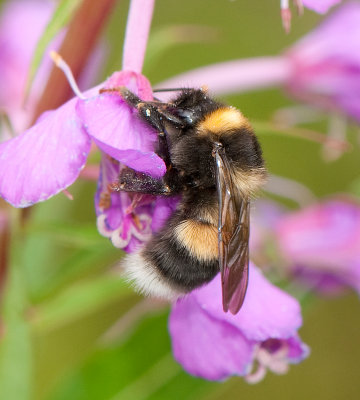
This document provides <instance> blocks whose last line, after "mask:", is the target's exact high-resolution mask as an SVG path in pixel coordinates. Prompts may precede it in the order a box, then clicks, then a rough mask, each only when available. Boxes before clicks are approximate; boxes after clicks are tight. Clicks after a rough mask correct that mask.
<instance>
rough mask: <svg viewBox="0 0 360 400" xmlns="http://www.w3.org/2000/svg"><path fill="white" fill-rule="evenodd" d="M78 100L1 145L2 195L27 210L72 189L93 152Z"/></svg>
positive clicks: (49, 114)
mask: <svg viewBox="0 0 360 400" xmlns="http://www.w3.org/2000/svg"><path fill="white" fill-rule="evenodd" d="M76 101H77V99H72V100H70V101H68V102H67V103H66V104H64V105H63V106H62V107H60V108H59V109H57V110H56V111H51V112H47V113H46V114H45V115H43V117H42V118H41V119H40V120H39V122H38V123H37V124H35V125H34V126H33V127H31V128H30V129H28V130H27V131H25V132H24V133H23V134H21V135H19V136H17V137H15V138H14V139H11V140H8V141H6V142H3V143H1V144H0V195H1V196H2V197H3V198H4V199H5V200H6V201H8V202H9V203H11V204H12V205H13V206H15V207H28V206H30V205H32V204H34V203H36V202H38V201H43V200H47V199H48V198H49V197H51V196H53V195H54V194H56V193H58V192H60V191H61V190H63V189H65V188H66V187H68V186H69V185H71V184H72V183H73V182H74V181H75V179H76V178H77V177H78V175H79V173H80V170H81V169H82V168H83V166H84V164H85V162H86V158H87V155H88V153H89V151H90V138H89V136H88V135H87V134H86V132H85V131H84V129H83V128H82V126H81V121H80V120H79V119H78V118H77V117H76V115H75V113H74V106H75V102H76Z"/></svg>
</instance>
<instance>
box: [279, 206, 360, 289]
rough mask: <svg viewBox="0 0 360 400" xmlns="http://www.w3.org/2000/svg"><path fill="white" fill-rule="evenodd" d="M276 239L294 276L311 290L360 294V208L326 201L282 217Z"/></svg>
mask: <svg viewBox="0 0 360 400" xmlns="http://www.w3.org/2000/svg"><path fill="white" fill-rule="evenodd" d="M275 232H276V239H277V241H278V246H279V249H280V252H281V254H282V255H283V256H284V257H285V258H286V260H287V261H288V264H289V265H290V268H292V270H293V272H294V274H295V277H297V278H298V279H301V280H302V281H303V282H305V283H306V284H307V285H309V286H310V287H311V288H314V289H317V290H320V291H326V292H333V291H334V290H335V289H339V288H343V287H352V288H353V289H355V290H356V291H357V292H359V293H360V206H359V205H358V204H356V203H353V202H350V201H341V200H329V201H327V202H323V203H321V204H317V205H314V206H312V207H309V208H307V209H304V210H301V211H298V212H295V213H291V214H288V215H285V216H284V217H283V218H282V219H281V220H280V221H279V223H278V225H277V226H276V230H275Z"/></svg>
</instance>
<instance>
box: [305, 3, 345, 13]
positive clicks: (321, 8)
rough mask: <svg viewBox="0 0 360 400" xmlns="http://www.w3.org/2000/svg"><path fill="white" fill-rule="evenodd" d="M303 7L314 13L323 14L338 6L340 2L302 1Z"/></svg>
mask: <svg viewBox="0 0 360 400" xmlns="http://www.w3.org/2000/svg"><path fill="white" fill-rule="evenodd" d="M302 2H303V4H304V6H305V7H307V8H310V9H311V10H314V11H316V12H317V13H319V14H325V13H327V12H328V11H329V9H330V8H331V7H333V6H334V5H336V4H339V3H340V2H341V0H302Z"/></svg>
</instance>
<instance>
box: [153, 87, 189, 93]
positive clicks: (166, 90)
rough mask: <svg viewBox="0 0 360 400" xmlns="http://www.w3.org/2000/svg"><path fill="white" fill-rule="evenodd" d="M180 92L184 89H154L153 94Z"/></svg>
mask: <svg viewBox="0 0 360 400" xmlns="http://www.w3.org/2000/svg"><path fill="white" fill-rule="evenodd" d="M181 90H184V88H171V89H154V90H153V92H154V93H155V92H178V91H181Z"/></svg>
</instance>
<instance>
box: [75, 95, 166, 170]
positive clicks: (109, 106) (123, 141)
mask: <svg viewBox="0 0 360 400" xmlns="http://www.w3.org/2000/svg"><path fill="white" fill-rule="evenodd" d="M77 112H78V115H79V116H80V118H81V120H82V121H83V122H84V126H85V128H86V130H87V132H88V133H89V135H90V136H92V138H93V139H94V141H95V142H96V144H97V145H98V146H99V147H100V148H101V149H102V150H103V151H104V152H106V153H107V154H109V155H111V156H112V157H113V158H115V159H116V160H118V161H120V162H122V163H124V164H125V165H127V166H129V167H131V168H133V169H135V170H137V171H140V172H144V173H147V174H150V175H152V176H154V177H161V176H162V175H164V173H165V172H166V166H165V163H164V161H163V160H162V159H161V158H160V157H159V156H158V155H157V154H155V152H154V150H153V149H154V146H155V141H156V139H157V135H156V133H155V131H154V130H152V129H151V128H150V127H149V126H148V125H146V124H145V123H144V122H142V121H140V119H139V118H138V117H137V115H136V111H135V110H132V109H130V107H129V106H128V105H127V104H125V102H124V100H122V98H121V97H120V96H119V95H117V94H107V93H104V94H101V95H98V96H96V97H94V98H91V99H89V100H79V102H78V104H77Z"/></svg>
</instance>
